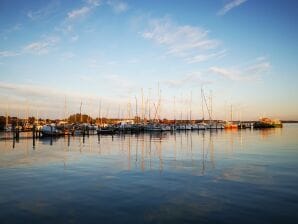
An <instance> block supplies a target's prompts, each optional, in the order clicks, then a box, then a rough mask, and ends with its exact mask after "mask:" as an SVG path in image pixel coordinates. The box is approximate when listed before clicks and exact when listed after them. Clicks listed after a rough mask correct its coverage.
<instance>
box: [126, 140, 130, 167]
mask: <svg viewBox="0 0 298 224" xmlns="http://www.w3.org/2000/svg"><path fill="white" fill-rule="evenodd" d="M127 159H128V164H127V168H128V170H130V135H129V136H128V158H127Z"/></svg>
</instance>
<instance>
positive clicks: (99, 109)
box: [98, 98, 102, 126]
mask: <svg viewBox="0 0 298 224" xmlns="http://www.w3.org/2000/svg"><path fill="white" fill-rule="evenodd" d="M101 103H102V99H101V98H100V100H99V105H98V119H99V121H100V126H101V125H102V118H101Z"/></svg>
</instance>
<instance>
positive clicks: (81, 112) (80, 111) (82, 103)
mask: <svg viewBox="0 0 298 224" xmlns="http://www.w3.org/2000/svg"><path fill="white" fill-rule="evenodd" d="M82 104H83V103H82V100H81V104H80V123H82Z"/></svg>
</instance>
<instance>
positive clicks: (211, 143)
mask: <svg viewBox="0 0 298 224" xmlns="http://www.w3.org/2000/svg"><path fill="white" fill-rule="evenodd" d="M209 145H210V160H211V163H212V167H213V168H215V163H214V145H213V139H212V134H211V131H210V138H209Z"/></svg>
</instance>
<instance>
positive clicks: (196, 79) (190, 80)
mask: <svg viewBox="0 0 298 224" xmlns="http://www.w3.org/2000/svg"><path fill="white" fill-rule="evenodd" d="M163 83H165V84H166V85H168V86H170V87H174V88H178V87H183V86H201V85H204V84H210V83H211V81H208V80H204V79H202V78H201V74H199V73H191V74H188V75H186V76H185V77H183V78H182V79H175V80H167V81H164V82H163Z"/></svg>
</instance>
